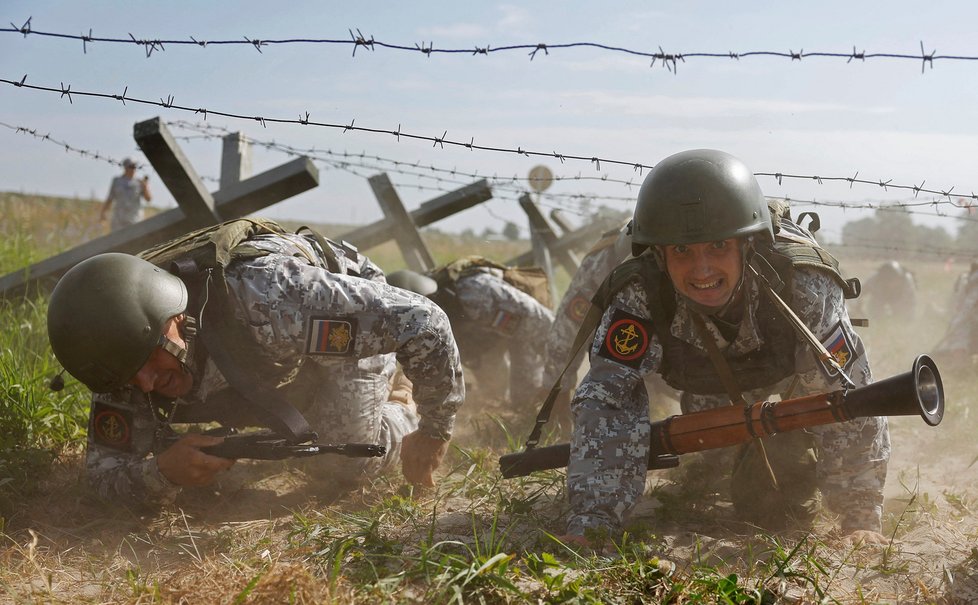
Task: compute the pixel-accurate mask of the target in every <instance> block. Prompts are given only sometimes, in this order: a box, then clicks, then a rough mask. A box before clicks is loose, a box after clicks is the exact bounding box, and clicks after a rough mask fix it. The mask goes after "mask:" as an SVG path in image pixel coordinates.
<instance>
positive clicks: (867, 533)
mask: <svg viewBox="0 0 978 605" xmlns="http://www.w3.org/2000/svg"><path fill="white" fill-rule="evenodd" d="M842 539H843V540H845V541H846V543H848V544H849V545H850V546H854V547H857V546H873V545H879V544H889V542H890V539H889V538H887V537H886V536H884V535H883V534H881V533H879V532H875V531H872V530H869V529H857V530H855V531H853V532H850V533H848V534H846V535H845V536H843V538H842Z"/></svg>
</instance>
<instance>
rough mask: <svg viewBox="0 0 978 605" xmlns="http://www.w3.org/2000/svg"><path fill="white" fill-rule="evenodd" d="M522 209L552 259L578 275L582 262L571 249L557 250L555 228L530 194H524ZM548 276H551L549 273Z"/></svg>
mask: <svg viewBox="0 0 978 605" xmlns="http://www.w3.org/2000/svg"><path fill="white" fill-rule="evenodd" d="M520 207H521V208H523V212H525V213H526V216H527V218H528V219H530V229H531V230H532V231H533V233H534V234H535V235H537V236H538V237H539V238H540V239H541V240H542V241H543V245H544V246H546V247H547V250H549V251H550V258H551V259H553V260H555V261H557V262H558V263H560V265H561V266H562V267H563V268H564V269H565V270H566V271H567V273H568V274H570V275H574V274H575V273H577V269H578V267H580V265H581V263H580V261H579V260H578V259H577V257H576V256H575V255H574V253H573V251H571V250H569V249H566V248H564V249H560V250H557V249H555V247H556V243H557V240H558V239H559V238H558V237H557V234H556V233H554V230H553V227H551V226H550V223H548V222H547V219H546V218H544V216H543V214H542V213H541V212H540V209H539V208H537V205H536V204H534V203H533V200H531V199H530V196H529V194H526V193H524V194H523V195H521V196H520ZM548 275H550V274H549V273H548ZM551 277H552V275H551Z"/></svg>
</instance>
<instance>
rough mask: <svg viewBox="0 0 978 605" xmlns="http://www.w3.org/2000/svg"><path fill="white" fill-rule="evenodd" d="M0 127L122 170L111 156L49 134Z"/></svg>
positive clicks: (18, 128) (4, 124)
mask: <svg viewBox="0 0 978 605" xmlns="http://www.w3.org/2000/svg"><path fill="white" fill-rule="evenodd" d="M0 127H3V128H6V129H8V130H13V131H14V132H15V133H18V134H26V135H29V136H32V137H34V138H35V139H39V140H41V141H44V142H47V143H52V144H54V145H57V146H58V147H61V148H63V149H64V150H65V153H74V154H76V155H80V156H82V157H86V158H90V159H92V160H96V161H100V162H106V163H108V164H112V165H115V166H118V167H120V168H122V160H117V159H115V158H113V157H111V156H108V155H105V154H104V153H101V152H98V151H89V150H87V149H82V148H80V147H76V146H74V145H72V144H70V143H66V142H64V141H59V140H58V139H55V138H54V137H52V136H51V134H50V133H48V134H41V133H39V132H38V131H37V129H36V128H27V127H25V126H13V125H11V124H7V123H6V122H0ZM145 167H146V165H145V164H141V163H139V162H137V163H136V168H139V169H140V170H142V169H144V168H145Z"/></svg>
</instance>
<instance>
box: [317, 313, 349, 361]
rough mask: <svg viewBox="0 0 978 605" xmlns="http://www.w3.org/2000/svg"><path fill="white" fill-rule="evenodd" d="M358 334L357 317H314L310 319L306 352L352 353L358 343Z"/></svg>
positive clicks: (343, 354) (322, 353)
mask: <svg viewBox="0 0 978 605" xmlns="http://www.w3.org/2000/svg"><path fill="white" fill-rule="evenodd" d="M356 336H357V320H356V319H332V318H325V317H314V318H312V319H310V320H309V337H308V339H307V342H306V354H308V355H337V356H345V355H351V354H352V353H353V349H354V344H355V343H356Z"/></svg>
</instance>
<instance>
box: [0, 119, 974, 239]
mask: <svg viewBox="0 0 978 605" xmlns="http://www.w3.org/2000/svg"><path fill="white" fill-rule="evenodd" d="M167 125H169V126H172V127H174V128H176V129H178V130H179V129H184V130H191V131H196V132H200V133H202V134H198V135H190V136H178V137H176V138H178V139H181V140H198V139H203V140H214V139H217V138H221V136H222V135H227V134H232V131H231V130H229V129H226V128H224V127H220V126H213V125H209V124H199V123H194V122H186V121H182V120H177V121H173V122H167ZM0 126H2V127H4V128H7V129H9V130H13V131H15V132H17V133H23V134H28V135H31V136H33V137H35V138H37V139H40V140H43V141H45V142H49V143H52V144H54V145H57V146H59V147H62V148H64V149H65V151H66V152H72V153H75V154H77V155H79V156H82V157H87V158H90V159H95V160H100V161H105V162H108V163H110V164H113V165H121V162H120V161H119V160H115V159H114V158H110V157H108V156H106V155H104V154H101V153H99V152H97V151H90V150H87V149H83V148H80V147H78V146H76V145H72V144H70V143H66V142H64V141H60V140H58V139H55V138H54V137H52V136H51V134H50V133H48V134H45V135H41V134H40V133H39V132H38V130H37V129H36V128H30V127H26V126H14V125H11V124H7V123H5V122H0ZM241 136H242V138H243V139H244V140H245V141H247V142H249V143H250V144H253V145H257V146H260V147H263V148H266V149H269V150H273V151H279V152H281V153H284V154H287V155H290V156H295V157H309V158H310V159H311V160H313V161H314V162H317V163H319V164H321V165H325V166H327V167H328V168H331V169H335V170H340V171H344V172H347V173H349V174H352V175H354V176H357V177H359V178H364V179H366V178H369V176H372V175H369V174H365V173H363V172H360V171H358V170H357V168H359V169H365V170H373V171H379V172H385V173H394V174H399V175H402V176H411V177H415V178H427V179H432V180H434V181H435V183H437V185H440V186H427V185H423V184H417V183H406V182H403V181H401V182H397V183H396V186H397V187H398V188H401V189H414V190H417V191H425V192H436V193H449V192H451V191H452V190H453V189H450V188H448V187H446V186H443V185H459V186H462V185H466V184H468V182H467V181H463V180H459V179H456V178H445V177H442V176H438V175H440V174H449V175H452V176H457V177H465V178H484V179H486V180H487V181H489V182H490V183H491V184H492V186H493V189H494V191H495V192H496V194H497V195H496V197H497V199H503V200H505V201H510V202H512V201H518V198H519V196H522V195H524V194H526V193H527V191H526V189H525V188H524V187H522V186H521V183H524V182H525V183H532V182H533V181H534V180H535V179H533V178H527V177H519V176H515V175H514V176H512V177H498V176H495V175H493V176H486V175H480V174H479V173H478V171H475V172H471V173H469V172H465V171H459V170H457V169H454V168H453V169H446V168H439V167H437V166H435V165H434V164H429V165H424V164H421V163H420V162H418V161H416V162H404V161H401V160H394V159H390V158H384V157H381V156H377V155H371V154H366V153H362V152H361V153H351V152H345V151H344V152H336V151H332V150H329V149H325V150H316V149H315V148H308V149H300V148H296V147H293V146H290V145H286V144H282V143H276V142H275V141H263V140H260V139H254V138H251V137H246V136H244V135H241ZM321 154H325V156H326V157H323V156H322V155H321ZM364 158H366V159H370V160H373V161H377V162H381V163H383V164H389V165H390V166H378V165H375V164H369V163H366V162H362V161H361V162H358V161H353V159H358V160H359V159H364ZM137 167H139V168H141V169H143V168H146V165H145V164H137ZM404 167H408V168H412V169H418V170H411V169H405V168H404ZM420 170H427V171H431V172H434V173H435V174H426V173H425V172H421V171H420ZM553 178H554V180H600V181H605V182H610V183H619V184H622V185H625V186H628V187H629V188H630V187H631V186H632V185H634V184H635V183H633V182H632V181H625V180H622V179H613V178H607V176H604V177H585V176H581V175H577V176H571V177H561V176H554V177H553ZM201 179H202V180H205V181H209V182H219V181H220V179H218V178H216V177H212V176H206V175H202V176H201ZM500 193H503V194H504V195H499V194H500ZM505 194H509V195H505ZM536 197H537V200H536V201H537V203H538V204H539V205H540V206H543V207H547V208H552V209H558V210H564V211H568V212H571V213H573V214H575V215H578V216H582V217H583V216H589V215H591V214H592V213H593V211H594V208H593V205H594V203H596V202H626V203H629V204H631V203H634V202H635V197H634V196H611V195H605V194H599V193H547V192H540V193H537V194H536ZM767 197H769V198H771V199H779V200H785V201H787V202H789V203H790V204H791V205H792V206H794V207H797V206H816V207H818V206H822V207H835V208H842V209H843V210H849V209H871V210H876V211H884V212H886V211H892V212H902V213H905V214H912V215H920V216H935V217H942V218H955V219H958V220H963V221H966V222H978V217H973V216H971V214H973V213H974V212H973V209H974V206H972V205H970V203H969V200H962V203H961V204H960V205H959V206H958V207H962V208H965V209H967V210H968V211H969V215H967V216H965V215H961V216H950V215H947V214H945V213H943V212H940V211H939V210H938V211H937V212H921V211H919V210H918V211H915V210H908V208H913V207H919V206H928V205H933V206H937V207H939V206H940V205H942V204H946V203H947V202H946V201H944V200H942V199H938V198H935V199H931V200H915V201H894V200H887V201H866V202H862V203H858V202H831V201H818V200H814V199H813V200H801V199H796V198H791V197H787V196H767ZM568 204H573V206H570V205H568ZM495 218H498V217H495ZM500 220H504V219H500Z"/></svg>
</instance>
